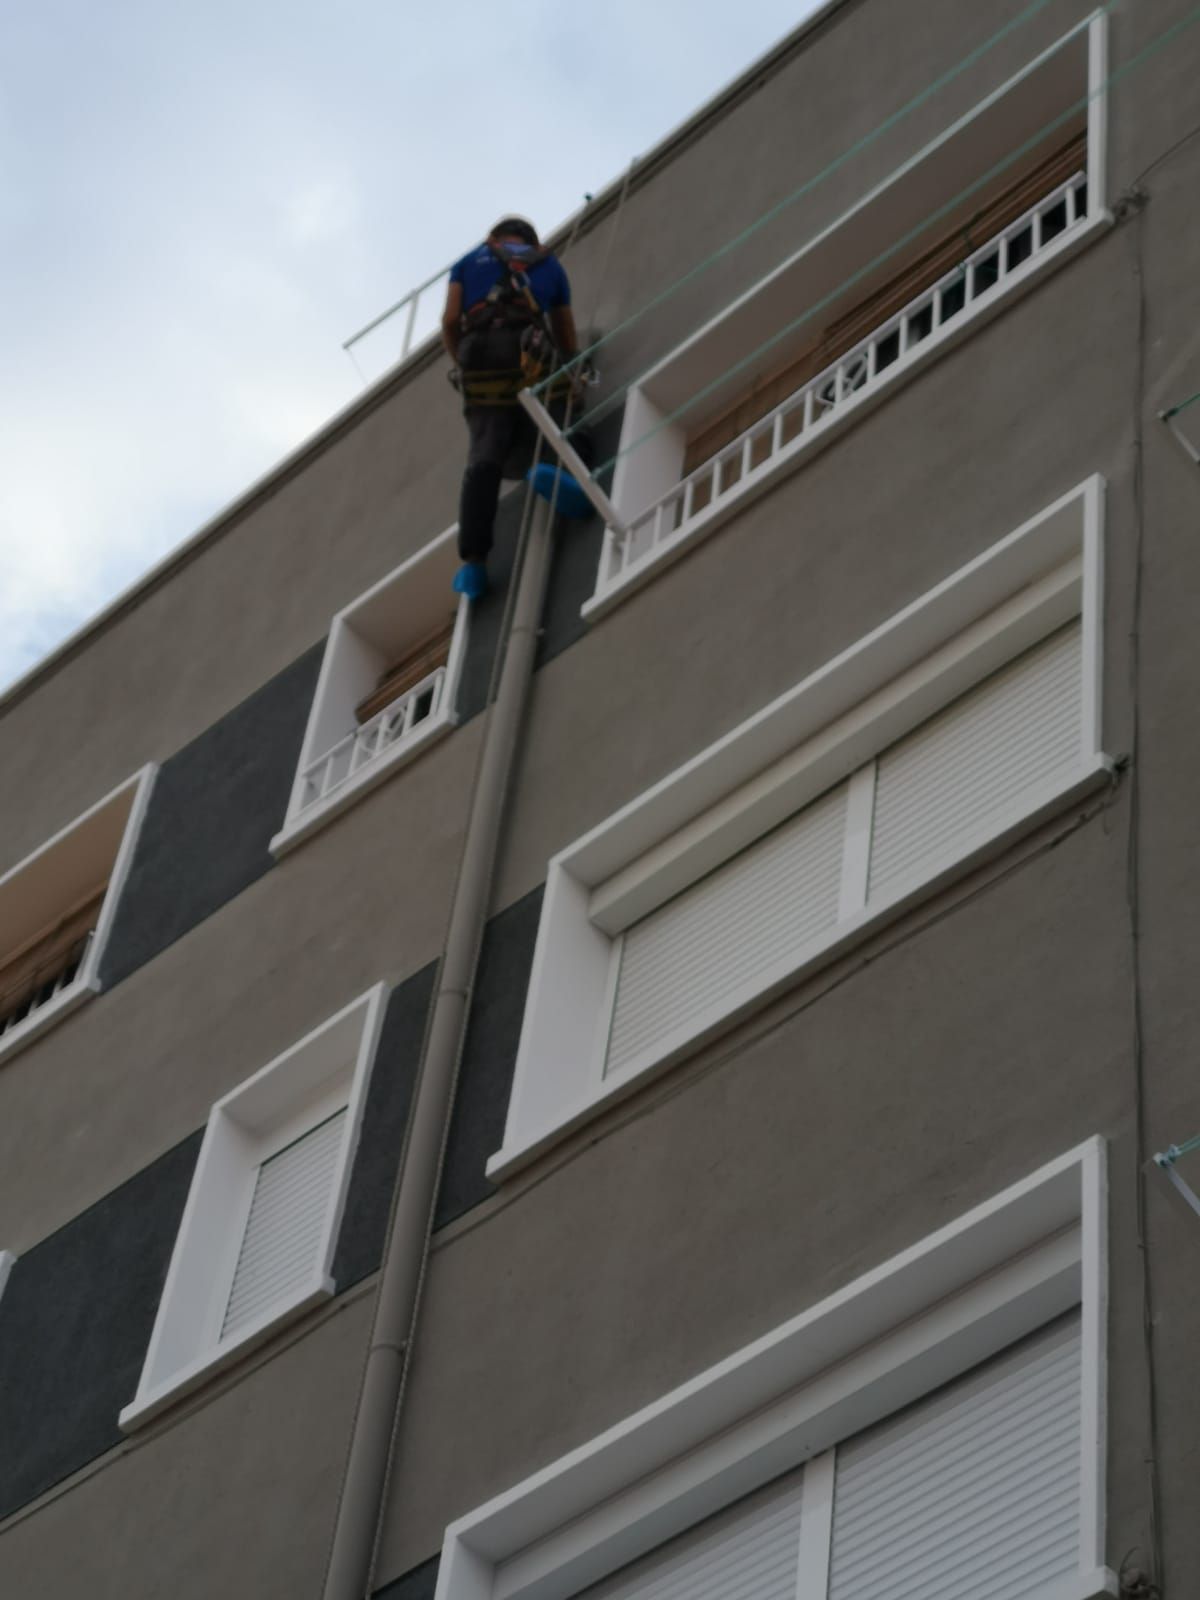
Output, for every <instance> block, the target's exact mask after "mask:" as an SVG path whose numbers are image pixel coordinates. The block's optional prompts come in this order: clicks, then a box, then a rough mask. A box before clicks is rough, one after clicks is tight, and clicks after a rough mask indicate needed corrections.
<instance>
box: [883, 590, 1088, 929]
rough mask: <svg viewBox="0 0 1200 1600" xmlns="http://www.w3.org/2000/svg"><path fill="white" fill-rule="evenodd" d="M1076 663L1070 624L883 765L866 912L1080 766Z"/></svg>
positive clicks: (1075, 636)
mask: <svg viewBox="0 0 1200 1600" xmlns="http://www.w3.org/2000/svg"><path fill="white" fill-rule="evenodd" d="M1082 662H1083V645H1082V635H1081V627H1080V624H1079V623H1078V622H1075V623H1072V624H1071V625H1070V626H1068V627H1066V628H1063V629H1061V630H1060V631H1059V632H1058V633H1056V634H1053V635H1052V636H1051V637H1050V638H1049V639H1047V640H1045V641H1044V642H1043V643H1042V644H1039V645H1037V646H1035V647H1034V649H1032V650H1029V651H1026V653H1025V654H1024V655H1022V656H1019V657H1018V658H1017V660H1016V661H1014V662H1012V664H1011V665H1009V666H1007V667H1004V668H1002V669H1001V671H999V672H997V673H995V674H994V675H993V676H992V677H990V678H988V679H987V680H986V681H985V682H983V683H981V684H980V685H979V686H978V688H976V689H972V690H971V691H970V693H968V694H965V695H963V697H962V698H961V699H960V700H957V701H955V702H954V704H953V705H951V706H949V707H947V709H946V710H945V711H943V712H941V713H940V714H939V715H938V716H936V717H934V718H932V719H931V720H930V721H929V722H927V723H924V724H923V725H922V726H921V727H920V728H918V729H916V731H915V732H914V733H911V734H909V735H908V736H907V738H904V739H901V740H900V741H899V743H898V744H895V745H893V746H892V748H891V749H890V750H888V751H885V752H884V754H883V755H882V756H880V758H879V765H878V772H877V778H876V788H875V818H874V826H873V832H872V848H871V872H870V889H869V895H868V903H870V901H871V900H874V899H878V898H880V897H881V896H884V895H886V894H888V893H889V892H890V891H892V890H894V889H895V888H897V887H898V886H899V885H901V884H902V883H903V882H904V880H906V879H909V878H910V877H911V876H913V875H916V876H917V877H921V876H924V875H926V874H927V873H928V872H929V871H930V870H932V869H933V868H934V867H935V866H936V864H937V861H938V858H945V859H946V860H950V859H953V857H954V856H956V855H957V854H959V853H960V852H961V851H962V850H964V849H968V848H970V845H971V841H972V836H973V835H981V834H982V833H984V832H986V831H987V829H988V827H989V825H991V826H994V825H995V823H996V821H997V819H998V818H999V816H1000V814H1001V813H1003V812H1005V811H1006V810H1008V809H1009V808H1010V807H1012V806H1013V805H1014V803H1015V802H1019V801H1020V800H1021V798H1022V797H1023V796H1025V795H1028V794H1032V793H1033V791H1035V790H1037V789H1038V788H1039V787H1041V786H1042V785H1044V784H1046V783H1048V782H1050V781H1051V780H1053V779H1055V778H1058V777H1061V776H1063V775H1065V774H1067V773H1069V772H1070V771H1071V769H1072V768H1073V767H1074V766H1076V765H1077V764H1078V761H1079V755H1080V736H1081V714H1082V713H1081V690H1082Z"/></svg>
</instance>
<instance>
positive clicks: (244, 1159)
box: [118, 983, 387, 1432]
mask: <svg viewBox="0 0 1200 1600" xmlns="http://www.w3.org/2000/svg"><path fill="white" fill-rule="evenodd" d="M386 994H387V985H386V984H384V983H379V984H376V985H375V987H374V988H372V989H369V990H368V991H367V993H366V994H364V995H361V996H360V997H359V998H358V999H357V1000H354V1001H352V1002H351V1003H350V1004H349V1005H348V1006H345V1007H344V1008H343V1009H342V1010H341V1011H339V1012H337V1013H336V1015H334V1016H332V1017H330V1018H328V1020H327V1021H325V1022H323V1023H321V1025H320V1026H319V1027H317V1028H314V1029H313V1030H312V1032H311V1033H308V1034H306V1035H305V1036H304V1038H303V1039H300V1040H299V1041H298V1042H297V1043H296V1044H294V1045H292V1046H291V1047H290V1048H289V1049H287V1050H285V1051H284V1052H283V1054H282V1055H279V1056H277V1057H276V1058H275V1060H273V1061H271V1062H269V1063H268V1064H267V1065H266V1066H265V1067H263V1068H262V1069H261V1070H260V1071H258V1072H256V1073H255V1074H254V1076H253V1077H251V1078H247V1079H246V1081H245V1082H244V1083H242V1084H239V1086H238V1087H237V1088H236V1089H234V1090H232V1091H231V1092H230V1093H229V1094H227V1095H225V1096H224V1097H223V1098H222V1099H220V1100H218V1101H217V1102H216V1104H215V1105H214V1106H213V1109H212V1113H211V1115H210V1116H209V1119H208V1126H207V1127H206V1128H205V1131H204V1141H203V1143H202V1145H201V1147H200V1155H199V1158H198V1160H197V1163H196V1171H195V1174H194V1176H193V1178H192V1185H191V1188H190V1190H189V1191H188V1197H187V1203H186V1205H185V1207H184V1212H183V1219H182V1221H181V1223H180V1226H179V1233H178V1236H177V1237H176V1241H175V1248H174V1251H173V1253H172V1256H171V1264H170V1267H169V1269H168V1271H167V1278H166V1283H165V1285H164V1287H163V1293H162V1299H161V1301H160V1302H159V1307H158V1315H157V1317H156V1319H155V1323H154V1332H153V1334H152V1335H151V1338H150V1344H149V1348H148V1349H147V1352H146V1360H145V1364H144V1366H143V1368H142V1374H141V1378H140V1381H139V1383H138V1389H137V1394H136V1395H135V1396H134V1398H133V1400H132V1401H131V1402H130V1404H129V1405H127V1406H126V1407H125V1409H124V1410H123V1411H122V1412H121V1414H120V1417H119V1419H118V1420H119V1422H120V1425H121V1427H122V1428H123V1429H124V1430H125V1431H126V1432H130V1431H132V1430H133V1429H135V1428H137V1427H140V1426H141V1425H142V1424H143V1423H145V1422H148V1421H149V1420H150V1419H151V1418H152V1417H154V1416H156V1415H158V1413H159V1412H160V1411H163V1410H165V1409H166V1407H167V1406H169V1405H173V1404H174V1403H175V1402H176V1401H177V1400H178V1399H180V1398H181V1397H182V1396H183V1395H185V1394H187V1393H189V1392H190V1391H191V1390H193V1389H195V1388H196V1387H198V1385H200V1384H201V1383H203V1382H204V1381H205V1380H206V1379H207V1378H209V1377H210V1376H211V1375H212V1374H213V1372H215V1371H219V1370H220V1369H222V1368H224V1367H226V1366H228V1365H229V1364H230V1363H231V1362H233V1361H235V1360H237V1359H239V1358H240V1357H241V1356H243V1355H244V1354H245V1353H246V1351H247V1350H248V1349H252V1348H253V1347H254V1346H256V1345H258V1344H261V1343H262V1342H263V1341H264V1340H265V1339H267V1338H268V1337H270V1335H271V1334H273V1333H274V1332H275V1331H276V1329H277V1328H278V1327H279V1326H280V1325H281V1324H283V1323H285V1322H290V1321H292V1320H294V1319H295V1318H296V1317H297V1316H299V1315H300V1314H301V1313H302V1312H304V1311H307V1310H308V1309H310V1308H311V1307H312V1306H315V1305H319V1304H320V1303H321V1302H322V1301H323V1300H327V1299H328V1298H329V1296H330V1295H331V1294H332V1293H333V1292H334V1280H333V1275H332V1274H333V1256H334V1251H335V1249H336V1247H337V1236H338V1228H339V1225H340V1223H341V1218H342V1211H343V1208H344V1206H345V1201H346V1191H347V1188H348V1186H349V1182H350V1172H351V1168H352V1166H353V1162H354V1152H355V1149H356V1148H357V1145H358V1135H359V1128H360V1124H361V1121H362V1112H363V1105H364V1102H365V1099H366V1091H367V1085H368V1083H369V1081H370V1073H371V1068H372V1065H373V1063H374V1059H375V1051H376V1047H377V1045H378V1042H379V1030H380V1027H381V1026H382V1022H383V1011H384V1001H385V998H386ZM343 1109H344V1110H345V1111H346V1119H345V1123H344V1126H343V1128H342V1131H341V1144H340V1149H339V1153H338V1158H337V1164H336V1168H335V1177H334V1183H333V1187H332V1191H331V1194H330V1202H329V1207H328V1211H327V1213H326V1217H325V1222H324V1227H323V1233H322V1242H321V1248H320V1251H319V1260H318V1262H317V1264H316V1265H315V1267H314V1269H313V1272H312V1275H311V1277H310V1279H309V1281H308V1282H307V1283H306V1284H305V1285H303V1286H302V1287H301V1288H299V1289H296V1290H293V1291H292V1292H290V1293H289V1294H287V1295H286V1296H284V1297H283V1298H281V1299H280V1300H278V1301H276V1303H275V1304H273V1305H271V1306H269V1307H268V1308H266V1309H265V1310H264V1311H263V1312H262V1313H260V1315H259V1316H258V1317H256V1318H255V1319H254V1320H253V1321H252V1322H250V1323H248V1324H247V1325H246V1326H244V1327H242V1328H240V1329H239V1330H238V1331H237V1332H236V1333H233V1334H230V1335H229V1336H227V1337H225V1338H222V1337H221V1326H222V1322H223V1320H224V1315H225V1307H226V1304H227V1302H228V1299H229V1290H230V1287H231V1285H232V1282H233V1275H234V1272H235V1270H236V1267H237V1261H238V1255H239V1252H240V1249H241V1244H242V1238H243V1236H244V1233H245V1228H246V1222H247V1219H248V1217H249V1213H250V1205H251V1201H252V1199H253V1196H254V1185H255V1181H256V1179H257V1176H258V1171H259V1168H260V1167H261V1166H262V1164H263V1162H264V1161H268V1160H270V1158H271V1157H272V1156H273V1155H275V1154H277V1153H278V1151H279V1150H281V1149H282V1148H284V1147H285V1146H286V1145H289V1144H291V1143H293V1142H294V1141H295V1140H296V1139H299V1138H301V1137H302V1136H303V1135H304V1134H305V1133H307V1132H309V1131H310V1130H311V1129H313V1128H315V1127H316V1126H317V1125H318V1124H320V1123H322V1122H324V1121H326V1120H327V1119H328V1118H329V1117H331V1116H333V1115H335V1114H336V1113H337V1112H339V1111H341V1110H343Z"/></svg>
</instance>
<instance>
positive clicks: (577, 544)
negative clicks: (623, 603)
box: [537, 407, 624, 667]
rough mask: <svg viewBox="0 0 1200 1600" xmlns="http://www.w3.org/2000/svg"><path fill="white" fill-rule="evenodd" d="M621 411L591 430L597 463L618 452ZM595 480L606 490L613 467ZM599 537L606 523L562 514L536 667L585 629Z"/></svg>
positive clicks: (553, 655)
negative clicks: (584, 614) (584, 612)
mask: <svg viewBox="0 0 1200 1600" xmlns="http://www.w3.org/2000/svg"><path fill="white" fill-rule="evenodd" d="M623 412H624V407H619V408H618V409H617V410H616V411H615V412H613V414H612V415H611V416H608V417H605V418H604V420H603V422H601V423H600V425H599V427H597V428H596V429H594V431H593V435H592V444H593V454H594V459H595V461H596V462H605V461H608V460H610V459H611V457H612V456H613V455H615V454H616V451H617V449H618V447H619V445H620V439H621V417H622V414H623ZM599 481H600V484H601V486H602V487H603V488H604V489H605V490H606V491H607V490H608V489H610V488H611V487H612V468H611V467H610V468H609V469H608V470H607V471H605V472H602V473H601V474H600V479H599ZM603 542H604V524H603V522H601V520H600V518H599V517H598V516H591V517H589V518H587V520H586V521H579V522H568V521H567V520H566V518H562V519H560V521H559V524H558V532H557V534H556V536H555V545H554V562H553V565H552V566H551V568H550V586H549V591H548V593H547V595H546V609H545V614H544V616H543V618H542V640H541V648H540V650H539V651H538V659H537V664H538V666H539V667H540V666H544V665H545V663H546V662H547V661H552V660H553V659H554V657H555V656H557V655H560V654H561V653H562V652H563V651H564V650H566V649H567V648H568V647H569V646H570V645H573V644H574V643H575V641H576V639H579V638H581V637H582V635H583V634H585V633H586V632H587V623H585V622H584V620H583V618H582V617H581V616H580V615H579V610H580V607H581V606H582V605H583V603H584V602H585V601H586V600H590V599H591V598H592V593H593V591H594V590H595V587H596V572H597V570H598V569H599V566H600V547H601V545H602V544H603Z"/></svg>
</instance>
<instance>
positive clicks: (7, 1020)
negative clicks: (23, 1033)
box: [0, 929, 95, 1039]
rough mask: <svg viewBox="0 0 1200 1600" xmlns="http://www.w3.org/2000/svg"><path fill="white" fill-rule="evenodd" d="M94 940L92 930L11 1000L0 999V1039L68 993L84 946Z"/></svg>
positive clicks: (77, 971)
mask: <svg viewBox="0 0 1200 1600" xmlns="http://www.w3.org/2000/svg"><path fill="white" fill-rule="evenodd" d="M94 937H95V929H92V930H91V932H89V933H85V934H84V935H83V937H82V938H80V939H77V940H76V941H75V943H74V944H73V945H72V946H71V948H70V950H69V951H68V952H67V955H66V957H65V958H64V959H63V961H62V962H61V964H56V965H54V966H51V967H47V969H46V970H45V971H44V972H43V973H39V974H38V975H37V976H36V977H34V978H33V979H32V980H31V981H30V982H29V984H28V985H26V986H25V987H24V988H23V989H22V990H21V991H20V993H19V994H18V996H17V997H16V998H15V999H14V998H9V997H0V1039H3V1038H5V1036H6V1035H7V1034H10V1033H11V1032H12V1031H13V1030H14V1028H19V1027H20V1026H21V1024H22V1023H23V1022H27V1021H28V1020H29V1018H30V1017H32V1016H35V1015H36V1014H37V1012H39V1011H41V1010H42V1008H43V1007H44V1006H48V1005H49V1004H50V1002H51V1000H55V999H57V997H58V996H59V995H60V994H62V993H63V992H64V990H66V989H69V988H70V987H71V986H72V984H74V982H75V980H76V979H77V978H78V977H79V974H80V971H81V969H82V967H83V961H84V957H85V956H86V955H87V952H88V946H89V945H90V944H91V942H92V940H93V938H94Z"/></svg>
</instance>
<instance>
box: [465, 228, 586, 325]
mask: <svg viewBox="0 0 1200 1600" xmlns="http://www.w3.org/2000/svg"><path fill="white" fill-rule="evenodd" d="M504 248H505V249H506V250H507V251H508V252H509V254H510V255H512V256H513V257H514V258H515V259H516V260H517V261H520V258H521V257H522V256H523V255H526V256H531V255H534V254H535V251H534V249H533V247H532V246H531V245H521V244H513V243H506V244H505V247H504ZM504 276H505V270H504V267H503V266H502V264H501V263H500V261H498V260H497V258H496V257H495V256H494V255H493V254H492V252H491V251H490V250H489V249H488V247H487V245H486V244H481V245H480V246H479V248H478V249H477V250H472V251H470V253H469V254H467V255H465V256H463V258H462V260H461V261H456V262H455V263H454V265H453V266H452V267H451V268H450V282H451V283H461V284H462V292H463V310H464V311H469V310H470V309H471V307H472V306H473V305H476V304H478V302H479V301H480V300H486V299H487V297H488V291H489V290H490V289H491V288H492V287H493V286H494V285H495V284H497V283H499V282H500V281H501V279H502V278H503V277H504ZM529 287H530V288H531V289H532V290H533V297H534V299H535V300H536V301H537V303H538V305H540V306H541V308H542V310H543V311H553V310H554V309H555V307H556V306H569V305H570V304H571V285H570V284H569V283H568V282H567V275H566V273H565V272H564V271H563V267H562V263H561V261H559V259H558V257H557V256H544V257H543V258H542V260H541V261H539V262H537V264H536V265H535V266H533V267H531V268H530V269H529Z"/></svg>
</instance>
